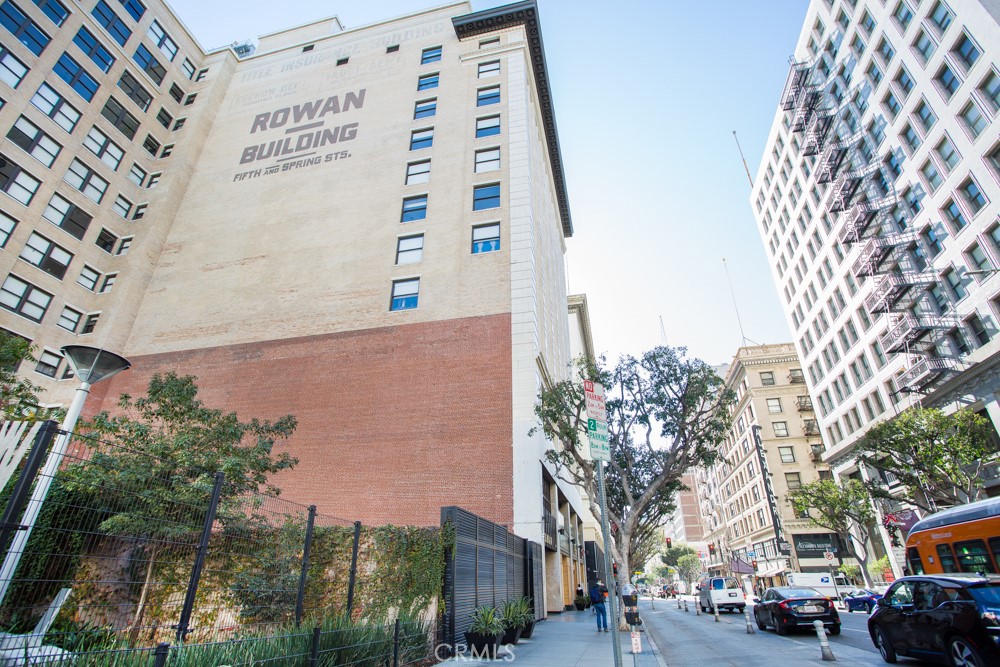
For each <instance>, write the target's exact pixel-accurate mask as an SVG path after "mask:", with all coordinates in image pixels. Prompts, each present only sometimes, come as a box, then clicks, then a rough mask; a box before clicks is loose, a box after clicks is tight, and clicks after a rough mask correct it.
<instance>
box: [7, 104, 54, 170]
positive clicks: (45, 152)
mask: <svg viewBox="0 0 1000 667" xmlns="http://www.w3.org/2000/svg"><path fill="white" fill-rule="evenodd" d="M7 138H8V139H10V140H11V141H12V142H14V143H15V144H17V145H18V146H19V147H20V148H21V149H22V150H24V152H26V153H28V154H30V155H31V157H33V158H35V159H36V160H38V161H39V162H41V163H42V164H44V165H45V166H46V167H51V166H52V163H53V162H55V159H56V156H58V155H59V151H61V150H62V146H60V145H59V144H57V143H56V142H55V140H54V139H52V137H50V136H49V135H47V134H45V133H44V132H42V130H41V129H40V128H39V127H38V126H36V125H35V124H34V123H32V122H31V121H29V120H28V119H27V118H25V117H24V116H21V117H20V118H18V119H17V120H16V121H15V122H14V127H12V128H10V132H8V133H7Z"/></svg>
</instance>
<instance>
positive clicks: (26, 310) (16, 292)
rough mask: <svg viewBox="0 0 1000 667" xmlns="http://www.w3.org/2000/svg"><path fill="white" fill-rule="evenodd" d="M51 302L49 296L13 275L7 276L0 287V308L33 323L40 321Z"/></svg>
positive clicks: (50, 296)
mask: <svg viewBox="0 0 1000 667" xmlns="http://www.w3.org/2000/svg"><path fill="white" fill-rule="evenodd" d="M51 302H52V295H51V294H49V293H48V292H45V291H43V290H40V289H38V288H37V287H35V286H34V285H32V284H31V283H28V282H25V281H23V280H21V279H20V278H18V277H17V276H15V275H13V274H11V275H9V276H7V279H6V280H4V282H3V287H0V306H3V307H4V308H6V309H7V310H9V311H11V312H14V313H17V314H18V315H21V316H22V317H26V318H28V319H29V320H31V321H33V322H41V321H42V318H43V317H45V311H46V310H48V307H49V304H50V303H51Z"/></svg>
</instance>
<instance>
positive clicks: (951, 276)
mask: <svg viewBox="0 0 1000 667" xmlns="http://www.w3.org/2000/svg"><path fill="white" fill-rule="evenodd" d="M941 277H942V278H944V280H945V282H946V283H948V287H950V288H951V295H952V296H953V297H954V298H955V300H956V301H961V300H962V299H964V298H965V297H966V296H968V295H969V292H968V290H966V289H965V284H964V283H963V282H962V276H960V275H958V271H956V270H955V269H954V268H953V267H949V268H948V269H946V270H945V272H944V273H943V274H941Z"/></svg>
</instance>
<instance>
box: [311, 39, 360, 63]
mask: <svg viewBox="0 0 1000 667" xmlns="http://www.w3.org/2000/svg"><path fill="white" fill-rule="evenodd" d="M306 48H308V49H309V50H312V44H310V45H309V46H308V47H306ZM350 60H351V59H350V57H347V58H338V59H337V67H340V66H341V65H346V64H347V63H348V62H350Z"/></svg>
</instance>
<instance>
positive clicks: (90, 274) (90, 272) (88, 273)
mask: <svg viewBox="0 0 1000 667" xmlns="http://www.w3.org/2000/svg"><path fill="white" fill-rule="evenodd" d="M100 279H101V274H100V272H99V271H97V269H94V268H91V267H89V266H87V265H86V264H84V266H83V270H81V271H80V277H79V278H77V279H76V282H77V283H78V284H80V285H82V286H83V287H86V288H87V289H89V290H90V291H91V292H93V291H94V290H96V289H97V281H98V280H100Z"/></svg>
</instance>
